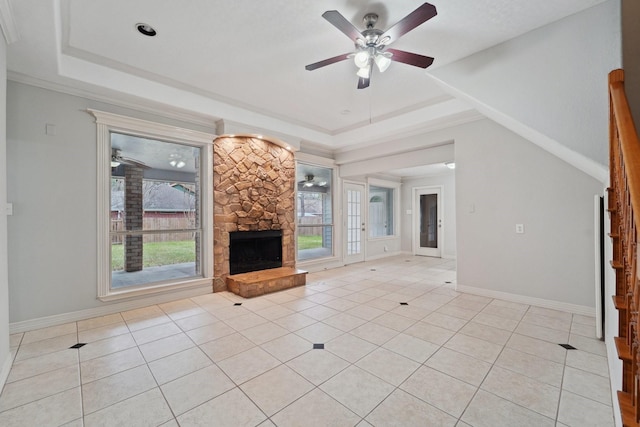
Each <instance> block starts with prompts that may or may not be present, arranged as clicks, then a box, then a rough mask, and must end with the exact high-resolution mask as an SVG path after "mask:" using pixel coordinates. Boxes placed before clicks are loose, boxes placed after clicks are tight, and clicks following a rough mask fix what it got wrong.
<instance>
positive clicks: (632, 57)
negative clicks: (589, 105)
mask: <svg viewBox="0 0 640 427" xmlns="http://www.w3.org/2000/svg"><path fill="white" fill-rule="evenodd" d="M639 17H640V2H638V0H622V67H623V68H624V73H625V82H624V85H625V89H626V92H627V98H628V99H629V104H630V106H631V112H632V113H633V121H634V122H635V124H636V127H640V25H639V23H638V20H639V19H640V18H639Z"/></svg>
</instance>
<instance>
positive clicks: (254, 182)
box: [213, 137, 296, 292]
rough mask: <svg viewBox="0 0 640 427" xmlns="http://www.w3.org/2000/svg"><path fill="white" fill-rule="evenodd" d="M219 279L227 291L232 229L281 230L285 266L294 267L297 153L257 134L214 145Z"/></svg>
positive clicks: (216, 271)
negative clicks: (295, 159)
mask: <svg viewBox="0 0 640 427" xmlns="http://www.w3.org/2000/svg"><path fill="white" fill-rule="evenodd" d="M213 150H214V151H213V152H214V154H213V191H214V229H213V230H214V231H213V233H214V234H213V242H214V243H213V245H214V247H213V252H214V261H213V264H214V273H213V274H214V282H213V291H214V292H219V291H224V290H226V289H227V284H226V278H227V276H228V275H229V244H230V239H229V233H230V232H234V231H240V232H242V231H265V230H281V231H282V266H283V267H293V266H294V265H295V242H294V236H295V191H294V190H295V178H296V175H295V161H294V157H293V153H292V152H290V151H288V150H286V149H284V148H282V147H280V146H279V145H276V144H273V143H271V142H269V141H265V140H262V139H258V138H251V137H220V138H217V139H216V140H215V141H214V145H213Z"/></svg>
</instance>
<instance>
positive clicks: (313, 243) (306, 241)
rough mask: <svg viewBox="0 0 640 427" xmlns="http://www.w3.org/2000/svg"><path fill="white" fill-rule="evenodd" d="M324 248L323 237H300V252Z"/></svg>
mask: <svg viewBox="0 0 640 427" xmlns="http://www.w3.org/2000/svg"><path fill="white" fill-rule="evenodd" d="M321 247H322V236H320V235H317V236H298V250H302V249H316V248H321Z"/></svg>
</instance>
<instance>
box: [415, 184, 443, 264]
mask: <svg viewBox="0 0 640 427" xmlns="http://www.w3.org/2000/svg"><path fill="white" fill-rule="evenodd" d="M441 196H442V190H441V188H440V187H429V188H426V187H418V188H414V189H413V212H414V215H413V218H414V219H413V221H414V223H413V253H414V254H416V255H424V256H431V257H438V258H439V257H440V256H441V253H442V237H443V233H442V203H441V201H440V199H441Z"/></svg>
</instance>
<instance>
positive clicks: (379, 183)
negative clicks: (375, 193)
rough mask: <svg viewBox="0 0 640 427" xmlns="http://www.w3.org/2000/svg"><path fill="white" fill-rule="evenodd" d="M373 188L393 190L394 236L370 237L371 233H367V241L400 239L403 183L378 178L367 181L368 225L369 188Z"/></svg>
mask: <svg viewBox="0 0 640 427" xmlns="http://www.w3.org/2000/svg"><path fill="white" fill-rule="evenodd" d="M371 186H374V187H384V188H393V234H389V235H388V236H377V237H371V236H369V232H367V240H368V241H370V242H375V241H379V240H392V239H397V238H398V237H400V234H399V232H400V191H401V187H402V183H401V182H395V181H385V180H383V179H377V178H368V179H367V224H368V223H369V198H370V194H369V188H370V187H371Z"/></svg>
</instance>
